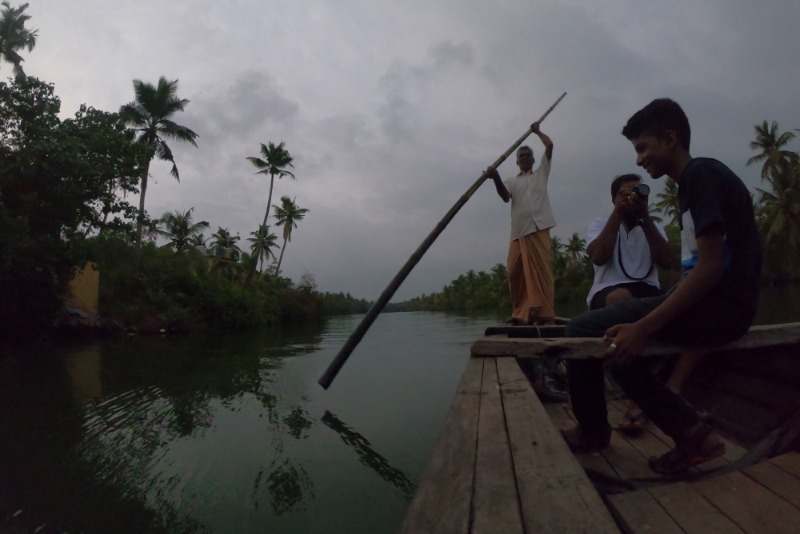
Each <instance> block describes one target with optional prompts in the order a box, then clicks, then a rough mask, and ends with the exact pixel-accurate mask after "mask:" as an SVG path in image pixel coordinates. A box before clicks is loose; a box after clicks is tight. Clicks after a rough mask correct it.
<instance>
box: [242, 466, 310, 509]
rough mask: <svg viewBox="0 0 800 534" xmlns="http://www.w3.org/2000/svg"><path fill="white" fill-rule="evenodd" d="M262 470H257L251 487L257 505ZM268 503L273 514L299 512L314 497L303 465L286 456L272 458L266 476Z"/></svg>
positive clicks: (262, 476) (262, 474)
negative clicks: (253, 484)
mask: <svg viewBox="0 0 800 534" xmlns="http://www.w3.org/2000/svg"><path fill="white" fill-rule="evenodd" d="M263 478H264V470H261V471H259V472H258V475H257V476H256V480H255V487H254V488H253V500H254V501H255V503H256V507H258V502H259V489H260V486H261V481H262V479H263ZM266 482H267V490H268V492H269V503H270V508H272V511H273V512H275V515H281V514H283V513H286V512H301V511H303V510H305V509H306V506H305V503H306V501H308V500H311V499H313V498H314V485H313V483H312V482H311V478H310V477H309V476H308V473H306V470H305V469H303V466H301V465H298V464H295V463H294V462H292V461H291V460H288V459H286V458H283V459H276V460H273V461H272V463H271V464H270V466H269V472H268V473H267V477H266Z"/></svg>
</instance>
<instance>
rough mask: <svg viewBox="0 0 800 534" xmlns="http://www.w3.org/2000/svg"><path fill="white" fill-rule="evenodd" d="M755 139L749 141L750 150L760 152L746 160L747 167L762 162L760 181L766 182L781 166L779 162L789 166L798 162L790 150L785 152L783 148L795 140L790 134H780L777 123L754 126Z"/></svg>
mask: <svg viewBox="0 0 800 534" xmlns="http://www.w3.org/2000/svg"><path fill="white" fill-rule="evenodd" d="M753 128H755V131H756V138H755V140H754V141H750V148H752V149H753V150H758V151H760V152H759V153H758V154H756V155H755V156H753V157H752V158H750V159H748V160H747V165H752V164H753V163H759V162H761V161H763V162H764V165H763V167H762V168H761V179H762V180H768V179H769V175H770V173H771V172H772V171H773V170H774V169H775V168H776V167H779V166H780V165H782V163H781V162H783V161H788V162H789V164H795V163H797V161H798V155H797V153H796V152H792V151H791V150H785V149H784V147H785V146H786V145H787V144H788V143H789V142H790V141H791V140H792V139H794V138H795V135H794V134H793V133H792V132H783V133H780V130H779V128H780V126H779V125H778V121H772V124H771V125H767V121H764V122H762V123H761V125H756V126H754V127H753Z"/></svg>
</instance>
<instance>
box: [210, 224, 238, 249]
mask: <svg viewBox="0 0 800 534" xmlns="http://www.w3.org/2000/svg"><path fill="white" fill-rule="evenodd" d="M211 239H212V241H211V244H212V245H214V246H215V247H219V248H231V249H233V250H236V251H239V250H240V249H239V245H237V244H236V242H237V241H239V239H241V238H240V237H239V236H238V235H231V231H230V230H228V229H227V228H222V227H221V226H220V227H218V228H217V231H216V232H215V233H213V234H211Z"/></svg>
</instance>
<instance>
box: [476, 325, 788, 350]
mask: <svg viewBox="0 0 800 534" xmlns="http://www.w3.org/2000/svg"><path fill="white" fill-rule="evenodd" d="M795 343H800V323H786V324H779V325H759V326H753V327H751V328H750V331H749V332H748V333H747V335H745V336H743V337H741V338H739V339H737V340H736V341H733V342H731V343H726V344H724V345H719V346H717V347H713V348H710V349H708V352H709V353H710V352H717V351H726V350H749V349H757V348H763V347H774V346H780V345H791V344H795ZM606 348H607V347H606V344H605V343H604V342H603V341H602V339H601V338H588V337H587V338H584V337H575V338H543V339H536V338H506V337H483V338H481V339H478V340H477V341H475V343H473V345H472V348H471V353H472V356H475V357H481V356H516V357H517V358H540V357H558V358H564V359H586V358H602V357H603V355H604V354H605V352H606ZM684 350H685V348H681V347H678V346H675V345H667V344H662V343H651V344H649V345H648V346H647V348H646V349H645V350H644V352H643V353H642V354H643V355H645V356H665V355H670V354H679V353H681V352H683V351H684Z"/></svg>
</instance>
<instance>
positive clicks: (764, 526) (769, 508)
mask: <svg viewBox="0 0 800 534" xmlns="http://www.w3.org/2000/svg"><path fill="white" fill-rule="evenodd" d="M691 487H692V489H693V490H694V491H697V492H698V493H700V494H701V495H702V496H703V497H705V498H706V499H707V500H708V501H710V502H711V504H713V505H714V506H715V507H716V508H718V509H719V510H720V511H722V513H724V514H725V515H727V516H728V517H729V518H730V519H731V520H733V521H734V522H735V523H736V524H737V525H738V526H739V527H740V528H741V529H742V530H744V531H745V532H770V533H776V534H777V533H784V532H785V533H786V534H790V533H792V534H793V533H796V532H797V525H800V510H798V509H797V508H795V507H794V506H792V505H791V504H789V503H788V502H786V501H785V500H784V499H782V498H781V497H779V496H778V495H776V494H775V493H773V492H772V491H770V490H769V489H768V488H765V487H764V486H762V485H761V484H759V483H757V482H755V481H754V480H752V479H751V478H749V477H747V476H745V475H744V474H743V473H741V472H738V471H737V472H734V473H730V474H727V475H722V476H717V477H712V478H708V479H705V480H701V481H699V482H696V483H694V484H692V485H691Z"/></svg>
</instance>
